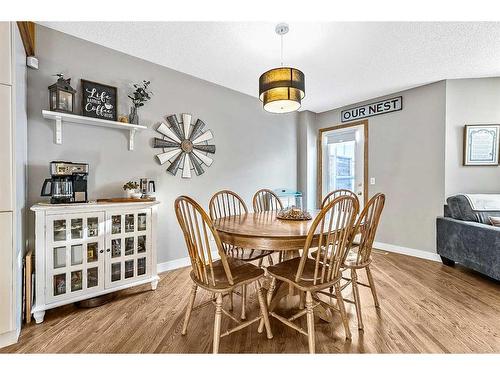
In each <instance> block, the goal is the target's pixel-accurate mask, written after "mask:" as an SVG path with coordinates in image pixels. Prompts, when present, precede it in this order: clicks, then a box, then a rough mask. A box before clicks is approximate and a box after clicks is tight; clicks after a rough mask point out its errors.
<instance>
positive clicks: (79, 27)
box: [40, 22, 500, 112]
mask: <svg viewBox="0 0 500 375" xmlns="http://www.w3.org/2000/svg"><path fill="white" fill-rule="evenodd" d="M40 24H42V25H45V26H48V27H51V28H53V29H56V30H59V31H62V32H65V33H68V34H71V35H74V36H77V37H79V38H82V39H86V40H88V41H91V42H94V43H98V44H101V45H103V46H106V47H109V48H113V49H115V50H118V51H121V52H125V53H127V54H130V55H133V56H137V57H140V58H142V59H145V60H148V61H151V62H154V63H157V64H160V65H164V66H166V67H169V68H172V69H175V70H178V71H181V72H183V73H187V74H190V75H193V76H195V77H198V78H201V79H204V80H207V81H210V82H213V83H216V84H219V85H222V86H225V87H228V88H231V89H233V90H236V91H240V92H243V93H245V94H248V95H252V96H254V97H257V96H258V78H259V76H260V74H261V73H263V72H264V71H266V70H268V69H270V68H273V67H276V66H279V64H280V40H279V37H278V36H277V35H276V34H275V32H274V27H275V24H274V23H264V22H40ZM499 41H500V23H495V22H493V23H491V22H474V23H456V22H443V23H440V22H348V23H342V22H329V23H326V22H315V23H311V22H302V23H301V22H291V23H290V32H289V33H288V34H287V35H286V36H285V39H284V64H285V65H288V66H293V67H296V68H298V69H300V70H302V71H303V72H304V74H305V76H306V97H305V98H304V100H303V105H302V109H307V110H311V111H314V112H323V111H326V110H329V109H333V108H338V107H341V106H344V105H348V104H352V103H356V102H359V101H362V100H366V99H370V98H374V97H377V96H381V95H385V94H390V93H392V92H395V91H399V90H404V89H408V88H411V87H415V86H418V85H422V84H426V83H430V82H434V81H438V80H441V79H446V78H448V79H451V78H474V77H488V76H500V42H499Z"/></svg>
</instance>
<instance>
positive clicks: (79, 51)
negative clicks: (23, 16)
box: [28, 25, 297, 262]
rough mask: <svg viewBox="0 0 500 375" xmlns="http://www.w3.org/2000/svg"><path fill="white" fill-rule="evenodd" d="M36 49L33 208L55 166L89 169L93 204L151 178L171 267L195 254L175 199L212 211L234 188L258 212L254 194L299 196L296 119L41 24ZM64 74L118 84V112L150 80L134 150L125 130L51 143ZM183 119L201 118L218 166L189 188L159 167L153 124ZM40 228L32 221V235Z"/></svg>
mask: <svg viewBox="0 0 500 375" xmlns="http://www.w3.org/2000/svg"><path fill="white" fill-rule="evenodd" d="M37 50H38V57H39V62H40V64H39V65H40V69H39V70H38V71H33V70H30V71H29V74H28V121H29V128H28V146H29V147H28V148H29V151H28V159H29V176H28V177H29V195H28V197H29V204H30V205H31V204H33V203H35V202H37V201H40V199H41V198H40V188H41V184H42V182H43V179H44V178H46V177H48V165H49V162H50V161H51V160H70V161H85V162H88V163H89V164H90V178H89V192H90V198H92V199H95V198H101V197H112V196H122V195H123V191H122V190H121V187H122V185H123V183H124V182H126V181H128V180H129V179H137V178H140V177H150V178H153V179H155V180H156V184H157V194H156V195H157V199H158V200H159V201H161V202H162V203H161V205H160V209H159V210H160V215H159V216H160V218H159V238H158V262H165V261H168V260H173V259H178V258H181V257H185V256H187V253H186V249H185V245H184V243H183V239H182V236H181V233H180V230H179V228H178V224H177V222H176V220H175V215H174V211H173V202H174V200H175V198H176V197H177V196H179V195H181V194H186V195H189V196H192V197H194V198H195V199H197V200H198V201H200V202H201V203H202V205H203V206H205V207H206V205H207V204H208V200H209V198H210V196H211V195H212V194H213V193H214V192H215V191H217V190H219V189H223V188H228V189H232V190H234V191H236V192H238V193H239V194H241V196H242V197H243V198H244V199H245V200H246V202H247V203H249V204H250V205H251V203H250V202H251V197H252V194H253V193H254V192H255V191H256V190H257V189H259V188H262V187H270V188H278V187H288V188H292V189H295V188H296V181H297V152H296V151H297V131H296V126H297V114H295V113H294V114H288V115H273V114H269V113H266V112H264V111H263V109H262V106H261V103H260V101H259V100H258V99H256V98H253V97H250V96H247V95H244V94H241V93H238V92H235V91H232V90H229V89H227V88H224V87H221V86H217V85H214V84H212V83H209V82H206V81H203V80H200V79H197V78H194V77H191V76H188V75H185V74H182V73H179V72H177V71H174V70H171V69H167V68H165V67H161V66H158V65H155V64H152V63H149V62H147V61H144V60H140V59H138V58H135V57H132V56H129V55H125V54H123V53H119V52H117V51H114V50H111V49H108V48H105V47H102V46H99V45H96V44H92V43H89V42H86V41H83V40H80V39H77V38H75V37H71V36H69V35H66V34H62V33H59V32H56V31H54V30H51V29H48V28H44V27H41V26H39V25H37ZM165 53H180V52H179V51H165ZM58 72H63V73H64V75H65V76H66V77H71V78H72V84H73V87H75V86H76V87H75V88H76V89H77V90H79V88H80V87H79V79H80V78H85V79H89V80H93V81H97V82H102V83H106V84H110V85H113V86H117V87H118V90H119V106H118V113H119V114H125V113H126V112H128V107H129V105H128V99H127V98H126V94H127V93H128V92H130V91H131V89H130V86H129V85H130V84H131V83H132V82H140V81H141V80H143V79H147V80H151V81H152V84H151V89H152V91H153V92H154V96H153V99H152V100H151V101H150V102H148V103H147V104H146V105H145V106H144V107H143V108H141V110H140V121H141V123H142V124H145V125H148V127H149V129H148V130H146V131H143V132H140V133H138V135H137V136H136V144H135V151H128V149H127V133H126V132H124V131H123V132H122V131H119V130H114V129H105V128H97V127H89V126H84V125H73V124H71V125H68V126H65V125H63V144H62V145H56V144H55V143H54V142H53V139H54V133H53V123H52V122H51V121H49V120H44V119H43V118H42V116H41V110H42V109H46V108H47V106H48V103H47V87H48V86H49V85H50V84H52V83H53V82H54V81H55V78H54V77H52V76H51V75H52V74H55V73H58ZM257 78H258V77H255V79H256V90H257ZM78 98H80V97H78ZM182 112H186V113H191V114H192V115H193V117H194V119H196V118H201V119H203V121H204V122H205V123H206V124H207V127H208V128H210V129H212V130H213V132H214V134H215V144H216V146H217V153H216V154H215V157H214V159H215V161H214V163H213V165H212V166H211V167H210V168H206V172H205V174H203V175H202V176H200V177H196V176H194V177H193V178H192V179H191V180H183V179H181V178H180V176H176V177H173V176H171V175H169V174H167V172H166V171H165V169H166V166H160V165H159V163H158V162H157V161H156V160H155V159H156V158H155V154H156V153H158V152H159V151H158V150H154V149H153V148H152V147H151V139H152V138H153V137H154V136H157V135H158V133H156V132H155V131H154V130H153V129H155V128H156V126H153V124H155V125H156V124H158V123H159V122H160V121H162V120H163V116H166V115H169V114H172V113H177V114H178V113H182ZM32 221H33V216H30V224H31V225H30V228H31V230H30V235H31V237H32V236H33V223H32Z"/></svg>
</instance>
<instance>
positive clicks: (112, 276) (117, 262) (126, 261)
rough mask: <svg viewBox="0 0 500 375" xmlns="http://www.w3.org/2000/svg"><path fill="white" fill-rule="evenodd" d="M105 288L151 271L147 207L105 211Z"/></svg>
mask: <svg viewBox="0 0 500 375" xmlns="http://www.w3.org/2000/svg"><path fill="white" fill-rule="evenodd" d="M106 223H107V226H108V227H107V233H108V237H107V239H106V275H107V276H106V284H105V287H106V288H112V287H115V286H119V285H122V284H126V283H130V282H131V281H133V280H135V279H143V278H146V277H148V276H149V275H150V274H151V270H150V267H151V265H150V263H151V256H150V253H151V250H150V249H151V244H150V241H151V239H150V238H151V215H150V210H147V209H146V210H132V211H120V212H111V213H108V215H107V218H106Z"/></svg>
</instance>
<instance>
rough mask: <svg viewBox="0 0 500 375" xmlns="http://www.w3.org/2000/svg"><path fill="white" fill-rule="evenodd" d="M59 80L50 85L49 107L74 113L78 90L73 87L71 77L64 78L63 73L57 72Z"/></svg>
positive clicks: (53, 109) (57, 110)
mask: <svg viewBox="0 0 500 375" xmlns="http://www.w3.org/2000/svg"><path fill="white" fill-rule="evenodd" d="M56 76H57V77H59V78H58V80H57V82H56V83H54V84H53V85H50V86H49V108H50V110H51V111H56V112H66V113H73V110H74V108H75V93H76V90H75V89H73V87H71V85H70V82H71V78H68V79H64V77H63V75H62V74H61V73H58V74H56Z"/></svg>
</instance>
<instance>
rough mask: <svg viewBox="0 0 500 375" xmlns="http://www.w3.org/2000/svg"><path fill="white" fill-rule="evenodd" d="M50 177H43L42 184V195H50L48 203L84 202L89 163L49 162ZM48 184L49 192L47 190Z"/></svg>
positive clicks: (85, 200)
mask: <svg viewBox="0 0 500 375" xmlns="http://www.w3.org/2000/svg"><path fill="white" fill-rule="evenodd" d="M50 174H51V175H52V177H51V178H47V179H45V181H44V182H43V186H42V192H41V193H40V195H41V196H42V197H51V198H50V203H53V204H59V203H86V202H87V201H88V200H87V176H88V174H89V165H88V164H86V163H72V162H68V161H53V162H51V163H50ZM47 184H50V192H47Z"/></svg>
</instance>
